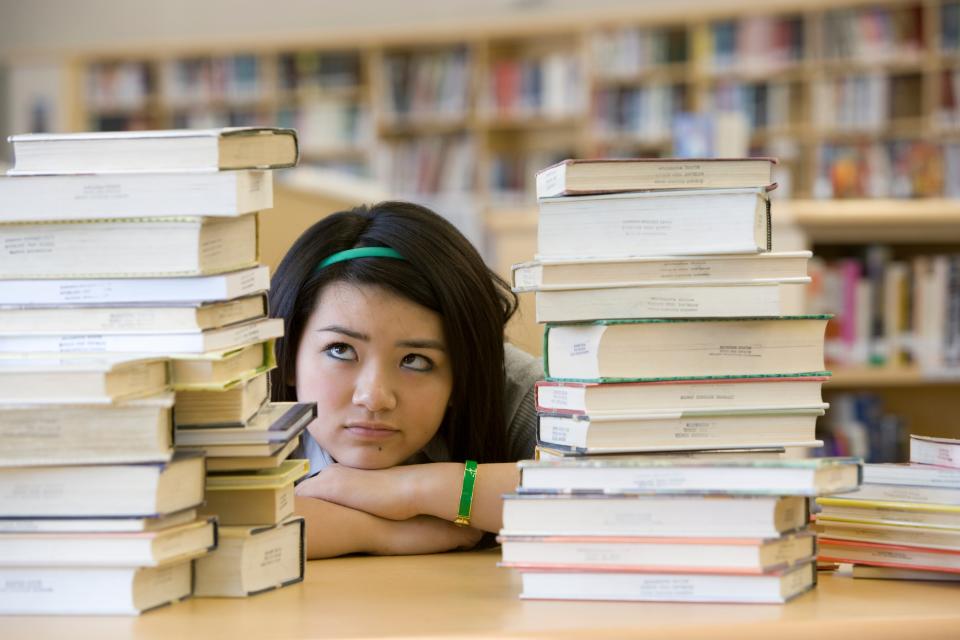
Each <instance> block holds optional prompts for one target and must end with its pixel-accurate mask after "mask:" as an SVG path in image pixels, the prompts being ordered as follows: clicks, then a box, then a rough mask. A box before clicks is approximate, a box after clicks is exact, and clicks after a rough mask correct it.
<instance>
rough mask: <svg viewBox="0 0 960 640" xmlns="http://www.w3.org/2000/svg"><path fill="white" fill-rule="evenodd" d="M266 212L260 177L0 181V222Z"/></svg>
mask: <svg viewBox="0 0 960 640" xmlns="http://www.w3.org/2000/svg"><path fill="white" fill-rule="evenodd" d="M271 207H273V181H272V179H271V176H270V174H269V173H267V172H265V171H220V172H216V173H150V174H113V173H110V174H86V175H63V176H17V177H3V178H0V222H41V221H62V220H89V219H96V220H107V219H111V218H139V217H160V216H215V217H223V216H238V215H243V214H245V213H253V212H256V211H261V210H263V209H270V208H271Z"/></svg>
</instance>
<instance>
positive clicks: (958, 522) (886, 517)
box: [817, 496, 960, 529]
mask: <svg viewBox="0 0 960 640" xmlns="http://www.w3.org/2000/svg"><path fill="white" fill-rule="evenodd" d="M817 504H818V505H819V507H820V511H819V512H818V513H817V521H818V522H819V521H821V520H827V521H841V522H854V523H858V524H870V525H873V524H878V525H893V526H924V527H933V528H941V529H960V506H956V505H938V504H921V503H916V502H890V501H876V500H849V499H847V498H844V497H842V496H841V497H839V498H829V497H828V498H817Z"/></svg>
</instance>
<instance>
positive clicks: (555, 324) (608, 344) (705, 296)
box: [501, 158, 859, 602]
mask: <svg viewBox="0 0 960 640" xmlns="http://www.w3.org/2000/svg"><path fill="white" fill-rule="evenodd" d="M772 165H773V161H772V160H771V159H764V158H745V159H730V160H599V161H597V160H594V161H590V160H585V161H576V160H574V161H566V162H564V163H561V164H559V165H556V166H554V167H551V168H548V169H546V170H544V171H542V172H541V173H540V174H538V176H537V194H538V197H539V198H540V201H539V202H540V220H539V227H538V255H537V258H536V260H535V261H533V262H529V263H524V264H520V265H517V266H515V267H514V285H515V290H516V291H534V292H535V295H536V308H537V319H538V321H541V322H547V326H546V330H545V334H544V368H545V371H546V375H547V379H546V381H543V382H541V383H540V384H539V385H538V387H537V409H538V413H539V434H538V441H539V447H538V453H539V460H538V461H535V462H534V461H531V462H524V463H522V476H523V480H522V481H521V485H520V488H519V491H518V492H517V494H516V495H514V496H510V497H508V499H507V500H506V503H505V506H504V530H503V532H502V535H501V540H502V542H503V545H504V558H505V563H506V564H507V565H508V566H516V567H518V568H520V569H521V571H522V574H523V581H524V591H523V596H524V597H534V598H535V597H544V598H603V599H651V600H701V601H702V600H717V601H729V602H741V601H743V602H782V601H784V600H786V599H789V598H790V597H792V596H794V595H797V594H798V593H801V592H803V591H804V590H806V589H808V588H810V587H811V586H812V585H813V584H814V583H815V577H816V576H815V572H816V567H815V564H814V563H813V558H814V556H815V551H814V548H815V547H814V541H813V538H812V535H811V534H810V533H809V532H808V531H807V514H808V506H809V505H808V504H807V497H809V496H811V495H819V493H820V492H821V491H823V490H824V487H825V486H829V485H830V484H831V483H830V482H826V483H825V485H820V484H817V485H815V486H813V485H811V486H809V487H806V488H804V489H801V488H799V487H797V486H795V485H791V484H790V482H789V481H788V479H789V478H791V477H793V476H794V475H795V474H796V473H798V472H799V471H798V470H800V469H802V470H803V471H802V473H813V472H814V471H815V470H817V469H823V470H824V472H823V473H824V474H825V475H827V476H830V477H831V478H832V480H833V481H836V482H837V484H836V485H835V486H838V487H839V488H838V489H837V491H838V492H841V491H847V490H850V489H852V488H855V487H856V486H857V484H858V482H859V476H858V474H859V466H858V464H857V463H856V462H855V461H849V460H842V461H841V460H834V461H823V462H802V461H798V462H796V463H792V462H787V461H781V459H780V458H781V455H782V454H783V452H784V451H785V450H786V449H787V448H792V449H803V448H810V447H816V446H819V445H821V444H822V443H820V442H819V441H817V440H816V437H815V427H816V420H817V417H819V416H821V415H823V413H824V410H825V408H826V407H827V405H826V404H824V403H823V400H822V397H821V389H820V388H821V385H822V383H823V382H824V381H825V380H827V379H828V378H829V373H828V372H826V371H823V339H824V330H825V327H826V323H827V320H828V317H827V316H806V315H799V314H798V312H799V309H800V307H801V304H802V303H801V300H802V290H801V287H802V285H804V284H805V283H807V282H808V281H809V278H808V277H807V275H806V263H807V261H808V260H809V258H810V253H809V252H794V253H772V252H771V248H772V227H771V219H770V200H769V197H768V192H769V191H770V189H772V188H773V187H774V186H775V185H773V184H771V172H772ZM794 465H799V466H794ZM805 465H806V466H805ZM541 470H542V471H547V470H565V471H566V472H568V474H569V475H568V476H566V477H567V480H568V481H569V482H570V484H568V485H562V484H561V485H553V486H551V487H549V488H548V487H542V486H535V485H531V484H530V477H531V474H538V473H540V472H541ZM760 470H762V472H761V471H760ZM594 471H596V472H604V473H610V474H617V473H621V474H625V475H621V476H618V481H617V482H615V483H614V484H612V485H610V486H605V487H600V486H597V485H591V484H589V483H588V484H586V485H584V484H581V483H575V482H574V481H575V480H577V478H579V477H580V476H581V475H582V474H587V473H593V472H594ZM638 472H643V473H647V472H649V473H652V474H653V476H652V477H653V479H652V480H650V481H649V482H648V481H643V482H641V483H639V484H631V482H629V481H627V480H628V478H629V477H630V475H631V474H634V473H638ZM690 473H695V474H697V475H698V477H700V476H702V475H705V476H711V475H713V476H716V480H717V482H716V483H714V485H712V486H706V485H702V484H698V483H697V482H694V483H692V484H690V485H689V486H687V485H686V484H685V481H683V482H679V480H677V479H679V478H682V477H684V476H685V475H687V474H690ZM750 473H755V474H761V473H762V477H763V478H764V480H763V482H760V483H757V484H751V485H743V486H736V485H731V484H728V483H727V482H726V480H725V479H726V478H727V477H728V476H729V477H733V476H738V475H742V474H746V476H750ZM661 474H662V475H663V478H661V479H657V478H660V475H661ZM835 476H836V477H835ZM750 477H752V476H750ZM778 479H779V480H782V482H781V481H778ZM675 480H676V481H677V482H679V484H677V483H676V482H675ZM638 494H642V495H638ZM541 510H542V511H543V514H542V515H543V516H544V518H543V519H542V520H541V524H540V525H539V526H530V525H532V524H534V521H533V520H527V521H522V520H520V521H517V520H514V519H513V518H514V514H519V513H528V512H529V513H538V512H540V511H541ZM553 510H557V511H562V512H563V513H564V515H563V516H562V517H563V518H566V519H568V520H569V521H570V522H573V523H576V526H575V527H574V528H573V529H571V528H569V527H567V528H564V527H560V526H557V527H554V526H553V524H548V523H554V524H559V522H558V521H557V520H548V519H547V518H546V517H545V516H546V515H547V513H548V512H552V511H553ZM674 517H676V518H679V520H676V521H674V522H673V523H672V524H669V526H667V524H666V523H669V522H670V520H669V519H670V518H674ZM760 522H762V523H764V525H763V526H760V527H757V528H751V527H750V526H748V523H754V524H757V523H760ZM612 523H619V524H620V526H614V527H612V528H611V527H609V526H608V525H609V524H612ZM661 524H663V525H664V526H662V527H661V526H660V525H661ZM531 535H536V536H540V537H542V541H541V542H542V544H541V548H542V550H543V551H544V555H542V556H541V557H540V559H539V560H538V561H537V562H534V563H530V562H526V561H523V560H517V559H515V558H514V559H508V556H507V553H508V551H509V550H511V549H513V548H515V546H516V545H517V544H518V543H519V542H520V541H521V540H523V541H524V544H527V543H528V542H529V540H528V539H529V537H530V536H531ZM565 536H575V538H574V539H569V538H567V539H562V538H563V537H565ZM585 536H586V538H584V537H585ZM610 536H619V537H622V538H623V537H624V536H626V537H625V538H623V539H620V540H609V539H607V540H604V538H609V537H610ZM558 537H559V538H558ZM590 537H597V538H596V540H595V541H594V542H595V543H596V544H597V545H598V546H597V547H596V548H595V550H594V551H584V553H583V554H582V555H581V556H580V558H579V559H576V560H571V561H569V562H567V561H564V560H562V559H561V558H560V556H559V555H558V556H557V557H556V558H552V557H551V555H552V553H553V551H554V550H559V549H561V546H563V545H566V546H570V545H573V546H574V547H577V548H581V549H587V547H586V546H584V545H585V544H586V542H585V541H586V540H588V539H589V538H590ZM731 539H738V540H736V541H731ZM716 544H722V545H725V546H724V547H723V550H721V551H717V547H715V546H714V545H716ZM731 544H732V545H733V546H736V545H738V544H739V545H744V546H743V547H742V548H743V549H746V548H751V549H753V550H754V555H755V556H756V555H757V554H759V555H761V556H763V555H764V554H771V555H770V556H769V557H777V558H779V559H778V560H776V561H769V562H768V561H762V560H758V559H757V558H756V557H755V558H754V561H752V562H746V563H744V564H742V565H739V566H732V565H728V566H725V565H724V563H723V562H719V561H718V558H719V557H721V556H724V554H726V553H727V552H728V551H729V548H730V547H731ZM578 545H579V546H578ZM610 545H613V546H610ZM788 546H789V547H791V548H792V549H794V551H792V552H790V553H787V554H785V555H777V553H778V552H775V551H770V549H774V548H779V549H782V548H785V547H788ZM661 547H662V549H663V558H664V560H663V561H660V560H657V561H651V559H653V558H657V557H659V554H660V553H661V552H660V551H658V550H657V549H661ZM641 548H643V549H647V550H648V551H647V552H645V555H638V556H636V557H635V558H633V559H629V560H628V559H627V555H624V554H625V553H626V551H631V552H632V551H633V550H635V549H641ZM668 548H672V549H673V550H674V551H675V552H672V554H671V553H667V551H666V550H667V549H668ZM606 554H608V555H606ZM574 555H576V554H574ZM701 556H702V558H701V559H699V560H697V559H696V558H698V557H701ZM569 557H570V558H573V557H574V556H569ZM604 557H607V558H609V559H613V560H609V561H607V560H603V558H604ZM616 558H622V559H623V561H622V562H621V561H619V560H616ZM667 558H670V559H669V560H666V559H667ZM684 558H688V559H689V561H688V560H684ZM560 570H563V571H568V572H571V571H572V572H574V573H570V574H569V575H570V576H574V577H571V578H570V579H567V580H560V579H559V574H558V571H560ZM578 580H582V581H583V584H588V583H592V584H594V585H595V586H597V588H594V589H587V590H584V589H581V588H580V587H579V586H577V585H578V584H579V583H578ZM599 585H603V588H599ZM760 585H763V586H762V587H761V586H760ZM590 594H593V595H590Z"/></svg>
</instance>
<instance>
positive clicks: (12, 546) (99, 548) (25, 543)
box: [0, 518, 217, 567]
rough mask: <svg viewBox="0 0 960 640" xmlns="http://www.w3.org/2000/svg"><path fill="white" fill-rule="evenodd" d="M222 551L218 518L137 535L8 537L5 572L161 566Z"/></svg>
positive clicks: (1, 541)
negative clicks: (15, 569)
mask: <svg viewBox="0 0 960 640" xmlns="http://www.w3.org/2000/svg"><path fill="white" fill-rule="evenodd" d="M216 546H217V522H216V519H215V518H206V519H198V520H196V521H194V522H190V523H187V524H182V525H179V526H176V527H169V528H166V529H161V530H159V531H137V532H115V531H114V532H100V531H89V532H56V533H39V532H31V533H22V532H18V533H10V532H7V533H4V534H3V535H2V536H0V567H156V566H160V565H166V564H170V563H173V562H182V561H184V560H191V559H193V558H198V557H200V556H203V555H205V554H207V552H209V551H211V550H213V549H215V548H216Z"/></svg>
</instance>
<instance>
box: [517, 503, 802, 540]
mask: <svg viewBox="0 0 960 640" xmlns="http://www.w3.org/2000/svg"><path fill="white" fill-rule="evenodd" d="M808 520H809V509H808V504H807V499H806V498H804V497H801V496H721V495H713V496H697V495H687V496H684V495H615V494H599V493H594V494H532V493H527V494H508V495H506V496H504V502H503V529H502V530H501V532H500V533H501V535H584V536H595V535H618V536H619V535H624V536H657V537H671V536H676V537H698V538H704V537H709V538H776V537H778V536H780V535H781V534H783V533H786V532H789V531H794V530H797V529H802V528H803V527H805V526H806V525H807V521H808Z"/></svg>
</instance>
